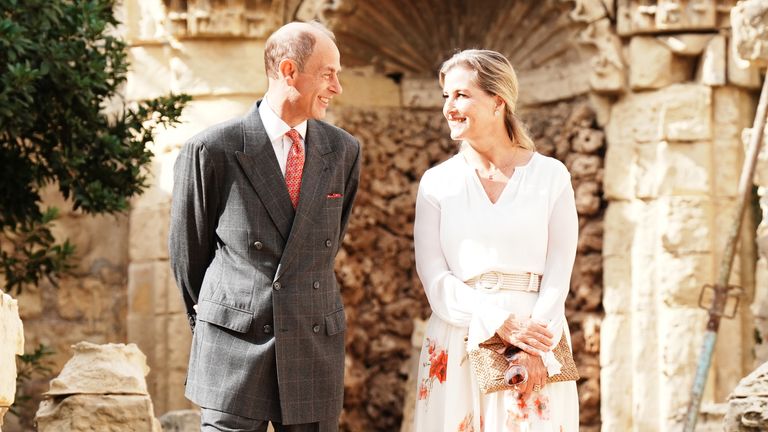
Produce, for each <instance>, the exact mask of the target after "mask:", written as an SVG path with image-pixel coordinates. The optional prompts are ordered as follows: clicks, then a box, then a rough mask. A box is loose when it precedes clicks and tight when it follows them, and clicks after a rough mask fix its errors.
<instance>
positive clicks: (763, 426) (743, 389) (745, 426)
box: [723, 362, 768, 432]
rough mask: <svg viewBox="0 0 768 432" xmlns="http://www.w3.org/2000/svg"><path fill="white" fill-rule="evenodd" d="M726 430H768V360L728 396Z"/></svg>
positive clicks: (744, 431) (724, 424)
mask: <svg viewBox="0 0 768 432" xmlns="http://www.w3.org/2000/svg"><path fill="white" fill-rule="evenodd" d="M723 427H724V430H727V431H734V432H741V431H743V432H747V431H755V430H768V362H766V363H763V364H762V365H761V366H760V367H758V368H757V369H755V371H753V372H752V373H751V374H749V375H747V376H746V377H745V378H744V379H742V380H741V382H739V385H738V386H737V387H736V389H735V390H733V393H731V395H730V396H729V397H728V412H727V413H726V415H725V420H724V421H723Z"/></svg>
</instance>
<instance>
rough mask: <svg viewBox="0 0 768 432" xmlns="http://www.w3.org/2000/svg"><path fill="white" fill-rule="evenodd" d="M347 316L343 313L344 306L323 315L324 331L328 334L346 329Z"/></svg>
mask: <svg viewBox="0 0 768 432" xmlns="http://www.w3.org/2000/svg"><path fill="white" fill-rule="evenodd" d="M346 328H347V317H346V316H345V315H344V308H341V309H339V310H337V311H335V312H331V313H329V314H328V315H326V316H325V331H326V332H327V333H328V336H332V335H335V334H337V333H339V332H342V331H344V330H346Z"/></svg>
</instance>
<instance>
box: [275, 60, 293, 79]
mask: <svg viewBox="0 0 768 432" xmlns="http://www.w3.org/2000/svg"><path fill="white" fill-rule="evenodd" d="M277 69H278V72H279V73H280V78H283V79H287V80H294V79H296V74H297V73H298V68H296V63H295V62H294V61H293V60H291V59H282V60H280V64H279V65H278V66H277Z"/></svg>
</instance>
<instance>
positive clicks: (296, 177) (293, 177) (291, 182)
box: [285, 129, 304, 209]
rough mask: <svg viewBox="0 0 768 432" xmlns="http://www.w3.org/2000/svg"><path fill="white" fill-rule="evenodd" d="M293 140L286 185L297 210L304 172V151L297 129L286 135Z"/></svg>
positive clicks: (286, 172) (286, 170) (287, 165)
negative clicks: (302, 173)
mask: <svg viewBox="0 0 768 432" xmlns="http://www.w3.org/2000/svg"><path fill="white" fill-rule="evenodd" d="M285 136H287V137H288V138H290V139H291V142H292V143H293V144H291V150H290V151H288V162H287V163H286V165H285V185H286V186H288V195H290V196H291V203H292V204H293V208H294V209H295V208H296V206H297V205H299V189H301V172H302V171H304V150H302V148H301V136H300V135H299V133H298V132H296V129H291V130H289V131H288V132H286V133H285Z"/></svg>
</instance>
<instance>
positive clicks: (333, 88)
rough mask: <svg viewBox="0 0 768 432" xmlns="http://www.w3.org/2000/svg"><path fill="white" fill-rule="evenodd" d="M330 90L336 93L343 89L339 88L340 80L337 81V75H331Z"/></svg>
mask: <svg viewBox="0 0 768 432" xmlns="http://www.w3.org/2000/svg"><path fill="white" fill-rule="evenodd" d="M331 91H332V92H334V93H336V94H341V93H342V91H343V89H342V88H341V82H340V81H339V77H338V76H334V77H333V82H332V83H331Z"/></svg>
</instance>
